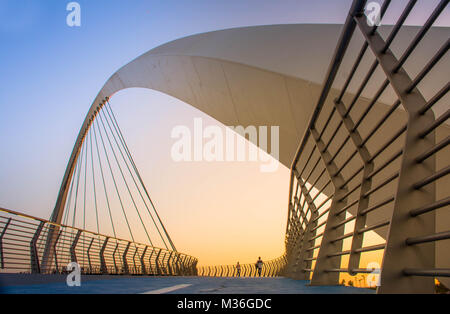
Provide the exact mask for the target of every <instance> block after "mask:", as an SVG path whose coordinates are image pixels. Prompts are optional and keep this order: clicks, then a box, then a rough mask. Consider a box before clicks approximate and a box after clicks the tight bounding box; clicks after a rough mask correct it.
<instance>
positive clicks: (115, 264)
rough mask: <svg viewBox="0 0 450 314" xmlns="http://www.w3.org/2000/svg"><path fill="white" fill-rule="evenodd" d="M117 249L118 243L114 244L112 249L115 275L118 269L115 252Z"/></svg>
mask: <svg viewBox="0 0 450 314" xmlns="http://www.w3.org/2000/svg"><path fill="white" fill-rule="evenodd" d="M118 248H119V242H116V247H115V248H114V252H113V255H112V256H113V261H114V268H115V269H116V274H118V273H119V268H118V267H117V262H116V252H117V249H118Z"/></svg>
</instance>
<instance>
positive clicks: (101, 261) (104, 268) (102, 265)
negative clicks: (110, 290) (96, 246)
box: [100, 237, 109, 274]
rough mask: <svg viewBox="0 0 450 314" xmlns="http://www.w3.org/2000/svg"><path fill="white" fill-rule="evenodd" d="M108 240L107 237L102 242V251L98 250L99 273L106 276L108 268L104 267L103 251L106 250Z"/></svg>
mask: <svg viewBox="0 0 450 314" xmlns="http://www.w3.org/2000/svg"><path fill="white" fill-rule="evenodd" d="M108 240H109V238H108V237H107V238H106V239H105V241H104V242H103V245H102V249H101V250H100V265H101V266H100V271H101V272H102V274H107V273H108V267H107V266H106V261H105V249H106V245H107V244H108Z"/></svg>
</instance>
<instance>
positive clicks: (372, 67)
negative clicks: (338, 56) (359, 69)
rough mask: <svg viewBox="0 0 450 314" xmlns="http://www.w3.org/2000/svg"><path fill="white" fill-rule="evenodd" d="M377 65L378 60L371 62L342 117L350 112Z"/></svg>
mask: <svg viewBox="0 0 450 314" xmlns="http://www.w3.org/2000/svg"><path fill="white" fill-rule="evenodd" d="M378 65H379V63H378V60H375V61H374V62H373V63H372V66H371V67H370V69H369V71H368V72H367V74H366V76H365V77H364V79H363V81H362V83H361V85H360V86H359V88H358V90H357V92H356V94H355V96H354V97H353V100H352V102H351V103H350V105H349V107H348V109H347V111H346V112H345V114H344V118H347V117H348V115H349V114H350V111H351V110H352V109H353V107H354V105H355V104H356V102H357V101H358V98H359V97H360V96H361V93H362V92H363V90H364V88H366V86H367V83H368V82H369V80H370V78H371V77H372V75H373V73H375V70H376V69H377V67H378Z"/></svg>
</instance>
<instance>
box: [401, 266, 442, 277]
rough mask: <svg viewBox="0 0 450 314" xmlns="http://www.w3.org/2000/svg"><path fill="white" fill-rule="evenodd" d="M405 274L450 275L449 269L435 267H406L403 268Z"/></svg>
mask: <svg viewBox="0 0 450 314" xmlns="http://www.w3.org/2000/svg"><path fill="white" fill-rule="evenodd" d="M403 273H404V274H405V275H406V276H425V277H450V269H448V268H436V269H415V268H407V269H404V270H403Z"/></svg>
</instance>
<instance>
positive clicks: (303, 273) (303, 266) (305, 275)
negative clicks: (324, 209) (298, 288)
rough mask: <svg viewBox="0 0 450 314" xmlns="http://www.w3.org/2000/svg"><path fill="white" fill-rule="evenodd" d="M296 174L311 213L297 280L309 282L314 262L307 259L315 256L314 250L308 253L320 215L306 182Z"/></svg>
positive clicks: (300, 255)
mask: <svg viewBox="0 0 450 314" xmlns="http://www.w3.org/2000/svg"><path fill="white" fill-rule="evenodd" d="M294 172H295V173H296V176H297V179H298V180H299V183H300V190H301V193H302V194H303V197H304V198H305V202H306V203H307V204H308V211H309V212H311V216H310V220H309V221H310V222H306V229H305V232H304V233H303V239H302V246H301V248H300V252H299V256H298V258H299V261H300V274H299V275H297V277H296V279H301V280H309V279H310V273H309V269H310V268H311V263H312V261H308V260H306V259H307V258H311V257H312V256H313V253H314V251H313V250H309V251H307V250H308V249H309V247H310V246H311V242H312V241H311V238H312V237H313V236H314V235H315V234H316V230H313V229H314V227H315V226H316V225H317V221H316V220H315V218H316V217H317V216H318V215H317V209H316V205H315V204H314V202H313V200H312V198H311V195H310V194H309V192H308V190H307V188H306V186H305V182H304V181H303V179H302V178H301V177H300V175H299V174H298V172H297V171H296V170H295V171H294ZM306 215H307V214H306V213H305V214H304V215H302V216H303V219H306ZM313 221H314V222H313Z"/></svg>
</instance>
